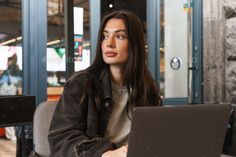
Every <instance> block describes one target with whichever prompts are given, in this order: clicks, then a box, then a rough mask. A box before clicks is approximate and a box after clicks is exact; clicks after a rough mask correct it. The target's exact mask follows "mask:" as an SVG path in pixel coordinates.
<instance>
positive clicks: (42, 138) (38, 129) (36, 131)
mask: <svg viewBox="0 0 236 157" xmlns="http://www.w3.org/2000/svg"><path fill="white" fill-rule="evenodd" d="M56 103H57V102H52V101H45V102H42V103H41V104H39V106H38V107H37V108H36V111H35V113H34V121H33V140H34V145H35V152H36V153H37V154H38V155H39V156H40V157H49V156H50V148H49V143H48V131H49V126H50V123H51V119H52V115H53V113H54V110H55V107H56Z"/></svg>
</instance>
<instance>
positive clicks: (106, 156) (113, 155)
mask: <svg viewBox="0 0 236 157" xmlns="http://www.w3.org/2000/svg"><path fill="white" fill-rule="evenodd" d="M127 150H128V145H125V146H122V147H120V148H118V149H115V150H109V151H107V152H105V153H103V154H102V157H126V156H127Z"/></svg>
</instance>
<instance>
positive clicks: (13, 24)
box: [0, 0, 22, 95]
mask: <svg viewBox="0 0 236 157" xmlns="http://www.w3.org/2000/svg"><path fill="white" fill-rule="evenodd" d="M0 23H1V25H0V95H19V94H21V93H22V88H21V84H22V83H21V82H22V33H21V1H20V0H14V1H13V0H9V1H4V2H1V3H0Z"/></svg>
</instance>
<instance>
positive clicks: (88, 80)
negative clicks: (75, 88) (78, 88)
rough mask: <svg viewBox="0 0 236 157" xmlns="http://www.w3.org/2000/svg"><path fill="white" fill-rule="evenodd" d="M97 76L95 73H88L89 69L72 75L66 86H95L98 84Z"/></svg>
mask: <svg viewBox="0 0 236 157" xmlns="http://www.w3.org/2000/svg"><path fill="white" fill-rule="evenodd" d="M96 78H97V74H96V73H93V72H91V71H88V70H87V69H85V70H82V71H78V72H75V73H73V74H72V75H71V77H70V78H69V79H68V80H67V81H66V85H71V84H74V83H76V84H80V85H87V84H93V83H96V82H98V80H97V79H96Z"/></svg>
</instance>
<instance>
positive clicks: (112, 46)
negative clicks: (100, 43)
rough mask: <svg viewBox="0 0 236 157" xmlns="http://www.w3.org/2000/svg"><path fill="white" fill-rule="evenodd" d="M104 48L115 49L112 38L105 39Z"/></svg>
mask: <svg viewBox="0 0 236 157" xmlns="http://www.w3.org/2000/svg"><path fill="white" fill-rule="evenodd" d="M106 47H109V48H114V47H115V40H114V37H110V38H108V39H107V42H106Z"/></svg>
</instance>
